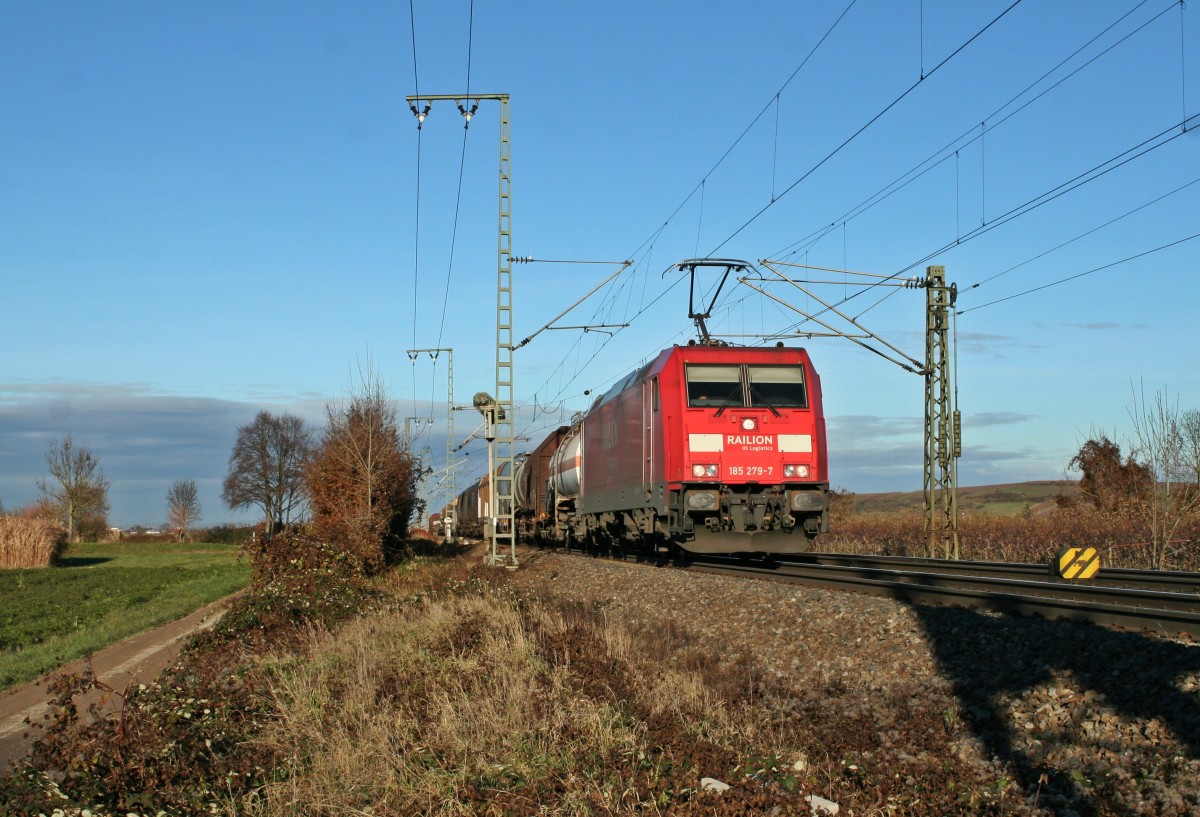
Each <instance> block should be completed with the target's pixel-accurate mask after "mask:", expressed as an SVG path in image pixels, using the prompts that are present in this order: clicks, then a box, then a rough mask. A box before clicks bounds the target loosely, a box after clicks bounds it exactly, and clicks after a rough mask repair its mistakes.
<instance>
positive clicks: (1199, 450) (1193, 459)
mask: <svg viewBox="0 0 1200 817" xmlns="http://www.w3.org/2000/svg"><path fill="white" fill-rule="evenodd" d="M1179 433H1180V435H1181V436H1182V437H1183V467H1184V468H1185V469H1186V470H1187V471H1189V472H1190V473H1191V481H1192V482H1193V483H1195V484H1197V485H1200V409H1188V410H1187V411H1185V412H1184V413H1183V416H1182V417H1180V418H1179Z"/></svg>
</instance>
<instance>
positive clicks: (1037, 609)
mask: <svg viewBox="0 0 1200 817" xmlns="http://www.w3.org/2000/svg"><path fill="white" fill-rule="evenodd" d="M687 567H688V569H691V570H700V571H707V572H717V573H724V574H733V575H744V576H748V577H753V578H759V579H771V580H775V581H783V582H793V583H797V584H806V585H814V586H820V587H828V588H833V589H839V590H852V591H858V592H864V593H872V594H875V595H881V596H888V597H891V598H895V599H901V600H904V601H912V602H918V603H922V604H949V605H956V606H960V607H972V608H976V609H988V610H995V611H998V612H1002V613H1007V614H1010V615H1026V616H1033V615H1036V616H1041V617H1043V618H1047V619H1055V618H1061V619H1071V620H1074V621H1087V622H1091V623H1093V624H1100V625H1106V626H1112V627H1120V628H1123V629H1130V630H1150V631H1154V632H1157V633H1160V634H1163V635H1172V636H1173V635H1179V634H1186V635H1188V636H1191V637H1192V638H1196V637H1200V594H1198V593H1197V590H1198V589H1200V575H1197V574H1194V573H1170V572H1162V573H1156V572H1154V571H1141V570H1101V571H1100V573H1099V574H1098V577H1097V578H1095V579H1092V580H1089V581H1087V582H1068V581H1064V580H1060V579H1057V578H1052V577H1051V576H1050V572H1049V569H1048V568H1047V567H1046V566H1045V565H1031V564H1006V563H1001V562H949V561H944V560H937V559H912V558H899V557H878V556H867V557H860V556H848V555H841V554H817V553H814V554H806V555H804V556H799V557H793V558H789V559H786V560H771V561H766V562H763V561H751V560H745V559H734V558H724V557H712V558H705V559H699V558H697V559H694V560H692V561H691V562H690V563H689V564H688V565H687Z"/></svg>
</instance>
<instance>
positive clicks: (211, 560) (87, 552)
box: [0, 543, 250, 690]
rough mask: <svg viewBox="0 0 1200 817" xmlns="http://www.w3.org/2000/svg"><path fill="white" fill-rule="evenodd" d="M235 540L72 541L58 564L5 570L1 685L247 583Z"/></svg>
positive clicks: (0, 595)
mask: <svg viewBox="0 0 1200 817" xmlns="http://www.w3.org/2000/svg"><path fill="white" fill-rule="evenodd" d="M238 550H239V548H238V547H237V546H235V545H212V544H193V543H184V544H175V543H153V544H81V545H72V546H71V547H70V548H69V549H68V550H67V553H66V555H65V557H64V558H63V559H62V561H61V563H60V564H59V565H58V566H56V567H50V568H39V569H34V570H0V690H3V689H7V688H8V687H10V686H13V685H15V684H20V683H24V682H26V681H31V680H33V679H35V678H37V677H39V676H41V675H42V674H44V673H46V672H49V671H50V670H52V669H54V668H56V667H58V666H61V665H62V664H65V663H66V662H68V661H71V660H74V659H76V658H80V657H82V656H84V655H88V654H90V653H93V652H96V651H97V650H99V649H101V648H103V647H106V646H108V645H110V644H115V643H117V642H119V641H122V640H124V639H125V638H128V637H129V636H132V635H136V634H137V633H140V632H143V631H144V630H147V629H150V628H151V627H155V626H157V625H159V624H163V623H165V622H168V621H173V620H174V619H177V618H182V617H183V616H185V615H187V614H188V613H190V612H192V611H193V610H196V609H198V608H200V607H202V606H203V605H205V604H207V603H208V602H210V601H214V600H216V599H219V598H221V597H223V596H226V595H229V594H230V593H233V592H234V591H236V590H239V589H240V588H242V587H245V585H246V583H247V581H249V578H250V568H249V565H248V564H247V563H246V561H245V560H244V559H242V560H239V559H238V558H237V555H238Z"/></svg>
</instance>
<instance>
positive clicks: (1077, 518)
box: [817, 508, 1200, 570]
mask: <svg viewBox="0 0 1200 817" xmlns="http://www.w3.org/2000/svg"><path fill="white" fill-rule="evenodd" d="M921 528H922V518H921V513H920V512H919V511H905V512H895V513H865V514H857V513H856V514H851V515H849V516H848V517H847V518H845V519H843V520H841V522H840V523H839V524H838V525H837V527H836V528H835V529H834V530H833V531H831V532H830V533H828V534H826V535H823V536H822V537H821V538H820V539H818V540H817V547H818V548H819V549H820V550H829V551H833V552H840V553H871V554H882V555H887V556H924V555H925V544H926V542H925V537H924V536H923V534H922V532H921ZM959 539H960V542H961V555H962V558H964V559H980V560H985V561H1009V562H1033V563H1048V562H1049V561H1050V560H1051V559H1052V558H1053V557H1054V555H1055V554H1056V553H1057V552H1058V551H1059V550H1060V549H1062V548H1064V547H1093V548H1095V549H1096V550H1097V551H1098V552H1099V553H1100V557H1101V559H1102V560H1103V562H1104V564H1105V565H1106V566H1108V567H1133V568H1145V567H1150V566H1151V549H1150V545H1149V543H1148V541H1147V539H1148V533H1147V531H1146V530H1145V529H1144V527H1143V526H1141V525H1139V524H1138V522H1137V521H1136V520H1134V519H1131V518H1129V517H1125V516H1116V515H1113V514H1102V513H1097V512H1094V511H1089V510H1087V509H1083V508H1073V509H1062V510H1056V511H1054V512H1052V513H1048V514H1041V515H1034V514H1017V515H996V514H986V513H967V512H964V513H962V514H960V517H959ZM1198 540H1200V520H1189V521H1188V523H1187V524H1185V525H1182V526H1181V527H1180V529H1179V531H1178V533H1177V540H1176V541H1174V542H1172V544H1171V547H1170V548H1168V550H1167V562H1168V567H1169V568H1171V569H1173V570H1197V569H1200V546H1198V544H1197V541H1198ZM937 555H939V556H940V555H941V554H937Z"/></svg>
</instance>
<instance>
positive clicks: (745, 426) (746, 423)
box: [742, 417, 758, 431]
mask: <svg viewBox="0 0 1200 817" xmlns="http://www.w3.org/2000/svg"><path fill="white" fill-rule="evenodd" d="M757 428H758V420H756V419H754V418H753V417H743V418H742V431H754V430H755V429H757Z"/></svg>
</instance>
